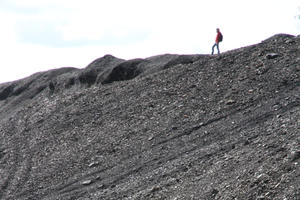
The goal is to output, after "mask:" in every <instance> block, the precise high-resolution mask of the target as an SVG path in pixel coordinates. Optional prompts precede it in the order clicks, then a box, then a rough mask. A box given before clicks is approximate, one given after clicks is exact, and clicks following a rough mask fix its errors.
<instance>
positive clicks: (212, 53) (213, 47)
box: [211, 43, 217, 55]
mask: <svg viewBox="0 0 300 200" xmlns="http://www.w3.org/2000/svg"><path fill="white" fill-rule="evenodd" d="M216 45H217V44H216V43H215V44H214V45H213V46H212V52H211V55H214V49H215V46H216Z"/></svg>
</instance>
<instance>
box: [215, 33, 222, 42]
mask: <svg viewBox="0 0 300 200" xmlns="http://www.w3.org/2000/svg"><path fill="white" fill-rule="evenodd" d="M221 35H222V34H221V32H220V31H219V32H218V34H217V37H216V43H219V42H220V38H221Z"/></svg>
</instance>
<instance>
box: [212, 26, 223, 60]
mask: <svg viewBox="0 0 300 200" xmlns="http://www.w3.org/2000/svg"><path fill="white" fill-rule="evenodd" d="M222 41H223V35H222V33H221V31H220V29H219V28H217V37H216V43H215V44H214V45H213V46H212V52H211V55H213V54H214V49H215V47H217V50H218V54H220V49H219V43H220V42H222Z"/></svg>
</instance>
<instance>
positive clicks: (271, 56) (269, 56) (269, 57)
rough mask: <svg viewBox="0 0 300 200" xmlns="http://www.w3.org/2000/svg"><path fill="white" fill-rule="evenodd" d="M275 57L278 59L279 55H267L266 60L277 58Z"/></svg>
mask: <svg viewBox="0 0 300 200" xmlns="http://www.w3.org/2000/svg"><path fill="white" fill-rule="evenodd" d="M277 57H279V54H277V53H268V54H267V55H266V58H267V59H274V58H277Z"/></svg>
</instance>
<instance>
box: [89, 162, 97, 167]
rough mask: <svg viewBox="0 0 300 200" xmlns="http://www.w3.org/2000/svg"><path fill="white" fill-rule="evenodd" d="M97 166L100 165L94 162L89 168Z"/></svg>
mask: <svg viewBox="0 0 300 200" xmlns="http://www.w3.org/2000/svg"><path fill="white" fill-rule="evenodd" d="M96 165H98V163H96V162H92V163H90V164H89V167H95V166H96Z"/></svg>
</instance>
